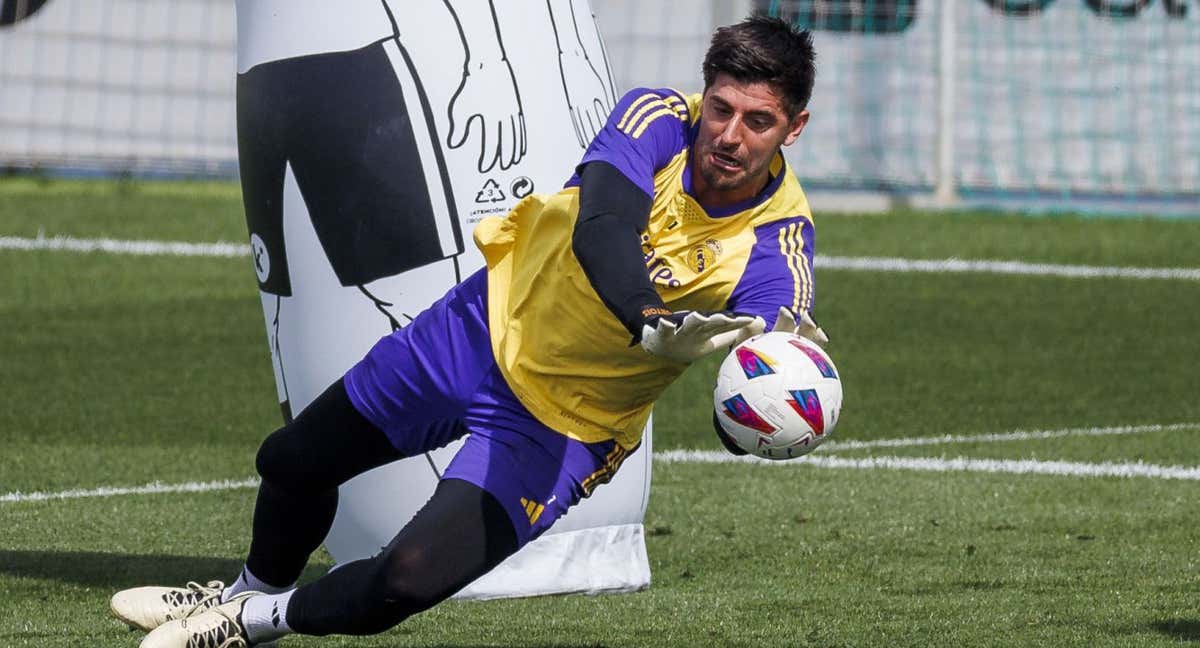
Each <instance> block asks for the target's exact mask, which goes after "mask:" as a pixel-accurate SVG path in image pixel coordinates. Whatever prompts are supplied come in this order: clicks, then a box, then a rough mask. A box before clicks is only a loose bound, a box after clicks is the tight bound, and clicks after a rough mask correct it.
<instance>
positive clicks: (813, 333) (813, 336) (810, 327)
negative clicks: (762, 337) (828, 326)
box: [771, 306, 829, 347]
mask: <svg viewBox="0 0 1200 648" xmlns="http://www.w3.org/2000/svg"><path fill="white" fill-rule="evenodd" d="M771 330H772V331H787V332H788V333H792V334H795V335H799V336H800V337H802V338H807V339H809V340H812V341H813V342H816V344H817V346H820V347H823V346H825V345H826V344H828V343H829V336H827V335H825V331H822V330H821V327H820V326H817V323H816V322H814V321H813V318H812V317H811V316H809V314H808V311H800V321H799V322H797V321H796V316H795V314H793V313H792V310H791V309H790V308H788V307H786V306H780V307H779V316H778V317H776V318H775V326H773V327H771Z"/></svg>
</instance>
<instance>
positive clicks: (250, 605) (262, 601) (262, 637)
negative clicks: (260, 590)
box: [242, 589, 296, 644]
mask: <svg viewBox="0 0 1200 648" xmlns="http://www.w3.org/2000/svg"><path fill="white" fill-rule="evenodd" d="M295 591H296V590H294V589H293V590H288V591H286V592H284V593H282V594H265V595H263V596H251V597H250V598H248V599H246V605H244V606H242V627H243V628H245V629H246V638H247V639H249V640H250V643H252V644H260V643H263V642H266V641H274V640H276V639H278V638H280V637H282V636H284V635H288V634H291V633H292V629H291V628H290V627H288V624H287V606H288V601H290V600H291V598H292V594H293V593H295Z"/></svg>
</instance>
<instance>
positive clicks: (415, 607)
mask: <svg viewBox="0 0 1200 648" xmlns="http://www.w3.org/2000/svg"><path fill="white" fill-rule="evenodd" d="M400 458H402V455H401V454H400V453H399V452H398V451H397V450H396V449H395V448H394V447H393V446H392V444H391V442H390V441H388V439H387V437H386V436H385V435H384V434H383V432H382V431H380V430H379V429H378V428H376V427H375V426H374V425H372V424H371V423H370V422H369V421H367V420H366V419H365V418H364V417H363V416H362V414H360V413H359V412H358V410H356V409H355V408H354V406H353V405H352V404H351V403H350V399H349V397H348V396H347V395H346V389H345V387H344V386H343V385H342V381H341V380H338V381H337V382H335V383H334V384H333V385H331V386H330V387H329V388H328V389H327V390H325V392H324V393H323V394H321V395H320V396H318V397H317V399H316V400H314V401H313V402H312V403H311V404H310V405H309V406H308V407H307V408H305V409H304V411H303V412H301V413H300V415H299V416H297V417H296V419H295V420H294V421H292V422H291V423H289V424H288V425H287V426H285V427H283V428H281V429H279V430H278V431H276V432H275V433H273V434H271V436H269V437H267V439H266V441H264V442H263V444H262V447H261V448H260V449H259V451H258V458H257V465H258V472H259V474H260V475H262V485H261V486H260V487H259V490H258V501H257V503H256V504H255V509H254V531H253V532H254V536H253V539H252V540H251V543H250V555H249V558H247V560H246V566H247V567H248V568H249V570H250V572H251V573H253V574H254V575H255V576H257V577H258V578H260V579H262V580H263V581H264V582H266V583H269V584H271V585H277V586H280V587H282V586H286V585H288V584H290V583H293V582H295V580H296V579H297V578H298V577H299V576H300V573H301V571H303V569H304V565H305V564H306V563H307V562H308V558H309V556H310V555H311V554H312V552H313V551H315V550H316V549H317V547H319V546H320V545H321V541H322V540H324V539H325V536H326V535H327V534H328V533H329V529H330V527H331V526H332V525H333V518H334V514H335V513H336V512H337V500H338V494H337V487H338V486H339V485H340V484H342V483H344V482H346V481H347V480H349V479H350V478H352V477H354V476H355V475H359V474H361V473H363V472H366V471H367V470H370V469H372V468H376V467H378V466H382V465H384V464H386V463H389V462H391V461H394V460H396V459H400ZM516 550H517V539H516V533H515V531H514V530H513V526H512V522H511V521H510V520H509V518H508V515H507V513H505V511H504V508H503V507H502V506H501V505H500V503H499V502H498V501H496V499H495V497H493V496H492V495H491V494H490V493H488V492H487V491H485V490H483V489H481V488H479V487H477V486H475V485H474V484H471V483H468V482H465V481H462V480H458V479H447V480H442V481H441V482H440V483H439V484H438V487H437V489H436V490H435V491H434V494H433V497H431V498H430V500H429V502H428V503H426V504H425V506H424V507H423V508H422V509H421V510H420V511H419V512H418V513H417V515H416V517H414V518H413V519H412V520H411V521H410V522H409V523H408V524H407V525H406V526H405V527H404V528H403V529H402V530H401V531H400V533H399V534H397V535H396V537H395V538H394V539H393V540H392V541H391V542H390V543H389V544H388V546H387V547H385V548H384V549H383V550H382V551H381V552H380V553H379V554H377V555H376V556H374V557H372V558H367V559H363V560H356V561H353V562H350V563H347V564H345V565H343V566H341V567H339V568H338V569H336V570H334V571H333V572H331V573H329V574H327V575H325V576H324V577H322V578H320V579H318V580H316V581H313V582H312V583H309V584H307V585H304V586H302V587H300V588H299V589H298V590H297V591H296V593H295V594H294V595H293V596H292V599H291V602H290V603H289V605H288V614H287V622H288V625H289V626H290V627H291V628H292V629H293V630H295V631H296V632H299V633H302V634H309V635H327V634H355V635H362V634H374V633H377V632H382V631H383V630H386V629H388V628H390V627H392V626H394V625H396V624H397V623H400V622H401V621H403V620H404V619H406V618H407V617H409V616H411V615H412V614H415V613H417V612H420V611H422V610H426V609H428V608H430V607H432V606H433V605H435V604H437V603H439V602H441V601H443V600H445V599H446V598H447V597H449V596H450V595H451V594H453V593H454V592H456V591H458V590H459V589H461V588H462V587H464V586H465V585H467V584H468V583H470V582H471V581H473V580H475V579H476V578H478V577H479V576H481V575H483V574H484V573H486V572H487V571H489V570H491V569H492V568H493V567H495V566H496V565H498V564H500V562H501V561H503V560H504V559H505V558H507V557H508V556H510V555H512V554H513V553H514V552H515V551H516Z"/></svg>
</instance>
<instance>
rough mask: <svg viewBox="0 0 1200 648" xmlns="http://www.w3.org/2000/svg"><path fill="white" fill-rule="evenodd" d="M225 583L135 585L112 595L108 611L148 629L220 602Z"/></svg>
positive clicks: (128, 622) (131, 624) (138, 626)
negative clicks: (158, 585) (163, 585)
mask: <svg viewBox="0 0 1200 648" xmlns="http://www.w3.org/2000/svg"><path fill="white" fill-rule="evenodd" d="M224 591H225V583H222V582H221V581H209V582H208V584H207V585H201V584H200V583H195V582H192V583H188V584H187V587H135V588H133V589H127V590H123V591H120V592H117V593H116V594H114V595H113V597H112V601H111V602H110V603H109V607H110V609H111V610H112V615H113V616H115V617H116V618H118V619H120V620H121V621H124V622H125V623H127V624H129V625H130V626H133V627H135V628H141V629H142V630H145V631H147V632H149V631H150V630H153V629H155V628H157V627H158V626H160V625H162V624H164V623H166V622H168V621H174V620H175V619H183V618H186V617H189V616H192V615H194V614H199V613H201V612H204V611H205V610H208V609H209V608H212V607H215V606H217V605H219V604H220V603H221V593H222V592H224Z"/></svg>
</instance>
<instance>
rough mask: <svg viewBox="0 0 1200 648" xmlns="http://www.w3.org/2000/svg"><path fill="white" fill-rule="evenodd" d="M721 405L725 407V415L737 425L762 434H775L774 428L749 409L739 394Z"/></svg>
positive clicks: (748, 405)
mask: <svg viewBox="0 0 1200 648" xmlns="http://www.w3.org/2000/svg"><path fill="white" fill-rule="evenodd" d="M721 404H722V405H724V406H725V415H726V416H728V417H729V418H731V419H733V420H735V421H737V422H738V423H740V424H742V425H744V426H746V427H748V428H750V429H752V430H758V431H759V432H762V433H763V434H774V433H775V428H774V427H772V426H771V424H770V423H767V422H766V421H764V420H763V418H762V417H761V416H759V415H758V412H755V411H754V410H753V409H751V408H750V404H749V403H747V402H746V399H745V398H743V397H742V395H741V394H737V395H735V396H734V397H733V398H730V399H727V400H726V401H725V402H724V403H721Z"/></svg>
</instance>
